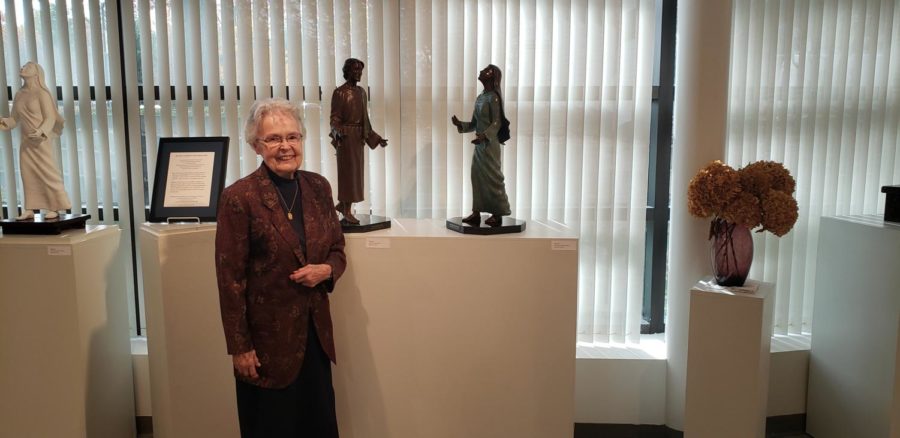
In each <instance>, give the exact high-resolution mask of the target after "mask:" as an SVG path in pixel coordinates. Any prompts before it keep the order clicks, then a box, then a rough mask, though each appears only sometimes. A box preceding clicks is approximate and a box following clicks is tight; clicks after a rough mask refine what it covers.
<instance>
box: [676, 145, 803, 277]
mask: <svg viewBox="0 0 900 438" xmlns="http://www.w3.org/2000/svg"><path fill="white" fill-rule="evenodd" d="M795 187H796V183H795V182H794V177H792V176H791V173H790V172H788V170H787V169H785V167H784V166H783V165H782V164H781V163H776V162H774V161H756V162H753V163H750V164H748V165H746V166H744V167H743V168H741V169H740V170H734V169H733V168H731V167H730V166H728V165H727V164H724V163H722V162H721V161H718V160H716V161H713V162H712V163H709V164H708V165H706V167H704V168H703V169H700V171H699V172H698V173H697V175H695V176H694V177H693V178H692V179H691V182H690V184H689V185H688V211H690V213H691V214H692V215H694V216H697V217H701V218H708V217H712V218H713V220H712V223H711V224H710V226H709V239H710V242H711V246H710V258H711V261H712V264H713V273H714V274H715V277H716V283H718V284H720V285H722V286H742V285H743V284H744V281H745V280H746V279H747V274H748V273H749V272H750V264H751V263H752V262H753V239H752V237H751V235H750V230H752V229H754V228H757V227H760V228H759V230H758V232H763V231H769V232H771V233H772V234H775V235H776V236H779V237H781V236H783V235H785V234H787V233H788V231H790V230H791V228H793V227H794V223H795V222H797V201H796V200H795V199H794V196H793V193H794V188H795Z"/></svg>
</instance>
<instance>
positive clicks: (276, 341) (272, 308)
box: [216, 164, 347, 388]
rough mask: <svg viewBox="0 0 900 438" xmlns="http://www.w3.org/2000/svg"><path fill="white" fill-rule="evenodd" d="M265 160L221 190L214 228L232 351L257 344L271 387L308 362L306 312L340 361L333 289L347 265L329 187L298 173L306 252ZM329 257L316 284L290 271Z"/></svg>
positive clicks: (263, 377) (262, 381)
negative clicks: (327, 270) (327, 272)
mask: <svg viewBox="0 0 900 438" xmlns="http://www.w3.org/2000/svg"><path fill="white" fill-rule="evenodd" d="M264 166H265V165H264V164H263V165H261V166H260V168H259V169H257V170H256V171H255V172H253V173H252V174H250V175H248V176H246V177H244V178H242V179H240V180H238V181H237V182H235V183H234V184H232V185H231V186H229V187H227V188H226V189H225V191H223V192H222V197H221V199H220V201H219V212H218V215H217V222H218V224H217V228H216V277H217V280H218V284H219V305H220V307H221V310H222V325H223V327H224V329H225V342H226V344H227V348H228V354H232V355H234V354H238V353H245V352H247V351H250V350H253V349H255V350H256V355H257V357H258V358H259V361H260V363H261V364H262V366H261V367H260V368H258V369H257V372H258V374H259V376H260V377H259V379H257V380H250V379H245V378H243V377H241V376H239V375H238V374H237V373H235V376H236V377H238V378H239V379H242V380H245V381H247V382H249V383H253V384H255V385H259V386H262V387H266V388H283V387H285V386H287V385H289V384H290V383H292V382H293V381H294V379H295V378H296V376H297V374H298V373H299V372H300V367H301V365H302V364H303V356H304V353H305V351H306V339H307V335H308V331H309V330H308V327H309V319H308V318H309V315H310V314H312V315H313V320H314V323H315V327H316V330H317V331H318V333H319V339H320V341H321V343H322V347H323V348H324V349H325V352H326V353H327V354H328V357H329V358H331V360H332V361H334V360H335V351H334V334H333V331H332V324H331V310H330V306H329V302H328V294H327V293H326V292H330V291H331V289H333V288H334V282H336V281H337V279H338V278H340V276H341V274H343V272H344V269H345V268H346V266H347V259H346V256H345V255H344V235H343V233H342V232H341V225H340V223H339V222H338V218H337V214H336V213H335V210H334V206H333V205H332V202H333V200H332V197H331V186H330V185H329V184H328V181H327V180H326V179H325V178H323V177H322V176H320V175H317V174H315V173H310V172H306V171H297V176H296V177H297V178H300V202H301V205H302V206H303V224H304V231H305V233H306V254H305V255H304V254H303V251H302V250H301V249H300V239H299V237H298V236H297V233H296V232H294V229H293V228H292V227H291V224H290V222H288V219H287V216H286V215H285V213H284V210H283V209H282V207H281V205H280V203H279V200H278V195H277V194H276V190H277V189H276V188H275V185H274V184H273V183H272V180H271V179H270V178H269V176H268V173H267V171H266V169H265V167H264ZM318 263H327V264H329V265H331V268H332V280H331V281H329V280H326V281H324V282H322V283H320V284H319V285H318V286H317V287H315V288H308V287H306V286H303V285H301V284H298V283H294V282H293V281H292V280H291V279H290V278H289V275H290V274H291V273H292V272H293V271H295V270H297V269H298V268H300V267H301V266H303V265H306V264H318Z"/></svg>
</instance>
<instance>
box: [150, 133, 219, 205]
mask: <svg viewBox="0 0 900 438" xmlns="http://www.w3.org/2000/svg"><path fill="white" fill-rule="evenodd" d="M228 140H229V138H228V137H163V138H160V139H159V149H158V150H157V154H156V170H155V172H154V175H155V178H154V180H153V193H152V194H151V196H150V217H149V218H148V219H147V220H149V221H150V222H172V221H178V222H184V221H200V222H215V220H216V212H217V211H218V204H219V195H221V194H222V189H224V188H225V171H226V168H227V167H226V162H227V160H228ZM203 152H207V153H213V159H212V161H213V163H212V175H210V177H211V178H212V180H211V181H212V184H211V185H210V190H209V198H208V199H206V201H208V203H205V205H184V206H169V207H166V206H165V205H164V204H165V202H164V201H165V200H166V195H167V193H166V187H167V186H168V178H169V165H170V164H171V158H172V154H177V153H203ZM201 203H202V202H201ZM198 204H199V203H198Z"/></svg>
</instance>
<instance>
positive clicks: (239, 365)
mask: <svg viewBox="0 0 900 438" xmlns="http://www.w3.org/2000/svg"><path fill="white" fill-rule="evenodd" d="M231 363H232V365H234V369H236V370H237V372H238V374H240V375H241V376H244V377H249V378H251V379H258V378H259V374H257V373H256V369H257V368H259V367H261V366H262V364H261V363H259V359H257V357H256V350H250V351H248V352H246V353H240V354H233V355H231Z"/></svg>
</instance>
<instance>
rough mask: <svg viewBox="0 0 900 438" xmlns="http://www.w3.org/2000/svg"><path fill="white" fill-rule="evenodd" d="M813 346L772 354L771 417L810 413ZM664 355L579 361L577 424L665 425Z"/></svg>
mask: <svg viewBox="0 0 900 438" xmlns="http://www.w3.org/2000/svg"><path fill="white" fill-rule="evenodd" d="M808 368H809V350H797V351H785V352H776V353H772V358H771V369H770V370H769V402H768V410H767V415H768V416H770V417H772V416H778V415H793V414H803V413H805V412H806V381H807V370H808ZM665 421H666V361H665V360H664V359H587V358H585V359H582V358H579V359H577V360H576V361H575V422H576V423H604V424H664V423H665Z"/></svg>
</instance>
